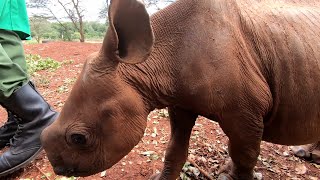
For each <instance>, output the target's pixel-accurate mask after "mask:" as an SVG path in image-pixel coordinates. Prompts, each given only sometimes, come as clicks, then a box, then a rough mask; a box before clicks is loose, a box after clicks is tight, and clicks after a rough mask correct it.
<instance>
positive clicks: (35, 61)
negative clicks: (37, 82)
mask: <svg viewBox="0 0 320 180" xmlns="http://www.w3.org/2000/svg"><path fill="white" fill-rule="evenodd" d="M26 61H27V68H28V72H29V74H30V75H31V76H32V75H33V74H34V73H36V72H37V71H41V70H49V71H55V70H56V69H58V68H60V67H61V64H62V63H61V62H58V61H55V60H54V59H51V58H42V57H41V56H40V55H37V54H28V55H26Z"/></svg>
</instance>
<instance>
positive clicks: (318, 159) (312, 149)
mask: <svg viewBox="0 0 320 180" xmlns="http://www.w3.org/2000/svg"><path fill="white" fill-rule="evenodd" d="M292 151H293V153H294V154H295V155H296V156H298V157H300V158H304V159H308V160H312V161H313V162H314V163H316V164H320V141H318V142H316V143H313V144H307V145H303V146H295V147H293V148H292Z"/></svg>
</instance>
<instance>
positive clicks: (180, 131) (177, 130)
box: [151, 107, 197, 180]
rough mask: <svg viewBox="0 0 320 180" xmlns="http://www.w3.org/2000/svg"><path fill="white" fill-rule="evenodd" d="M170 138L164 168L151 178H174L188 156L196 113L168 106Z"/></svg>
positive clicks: (154, 179)
mask: <svg viewBox="0 0 320 180" xmlns="http://www.w3.org/2000/svg"><path fill="white" fill-rule="evenodd" d="M169 116H170V124H171V138H170V142H169V145H168V147H167V150H166V156H165V161H164V168H163V170H162V172H161V173H160V174H156V175H154V176H152V177H151V179H153V180H175V179H176V178H177V177H178V176H179V173H180V172H181V169H182V166H183V164H184V163H185V161H186V159H187V156H188V147H189V139H190V134H191V131H192V127H193V126H194V124H195V121H196V119H197V115H195V114H193V113H190V112H188V111H184V110H182V109H179V108H172V107H170V108H169Z"/></svg>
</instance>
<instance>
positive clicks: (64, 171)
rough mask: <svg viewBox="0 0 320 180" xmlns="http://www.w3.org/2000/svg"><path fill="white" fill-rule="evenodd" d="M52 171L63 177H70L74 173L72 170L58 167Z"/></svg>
mask: <svg viewBox="0 0 320 180" xmlns="http://www.w3.org/2000/svg"><path fill="white" fill-rule="evenodd" d="M53 170H54V172H55V173H56V174H57V175H63V176H72V174H73V173H74V169H73V168H65V167H60V166H57V167H54V168H53Z"/></svg>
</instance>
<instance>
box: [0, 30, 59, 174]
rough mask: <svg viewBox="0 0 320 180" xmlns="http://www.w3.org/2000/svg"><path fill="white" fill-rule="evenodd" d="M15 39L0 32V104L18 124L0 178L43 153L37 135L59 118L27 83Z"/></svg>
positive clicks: (0, 163)
mask: <svg viewBox="0 0 320 180" xmlns="http://www.w3.org/2000/svg"><path fill="white" fill-rule="evenodd" d="M17 37H18V36H17V35H16V34H15V33H13V32H8V31H0V45H1V46H0V49H1V51H0V52H1V55H0V56H1V57H0V58H1V59H0V104H1V105H2V106H3V107H5V108H6V109H7V110H8V111H10V112H12V114H14V117H15V119H16V121H17V122H18V128H17V131H16V132H15V134H14V136H13V137H12V138H11V139H10V149H9V150H8V151H6V152H4V153H3V154H2V155H1V156H0V176H5V175H7V174H10V173H12V172H14V171H16V170H18V169H20V168H22V167H24V166H25V165H27V164H28V163H30V162H31V161H32V160H33V159H34V158H36V157H37V155H38V154H39V153H40V152H41V150H42V146H41V142H40V134H41V132H42V130H43V129H44V128H46V127H47V126H48V125H50V124H51V123H52V122H53V121H54V120H55V119H56V118H57V115H58V113H57V112H55V111H54V110H52V108H51V107H50V105H49V104H48V103H47V102H46V101H45V99H44V98H43V97H42V96H41V95H40V94H39V92H38V91H37V90H36V89H35V87H34V85H33V84H32V83H31V82H30V81H29V79H28V74H27V70H26V63H25V60H24V52H23V46H22V44H21V40H20V39H18V38H17Z"/></svg>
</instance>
